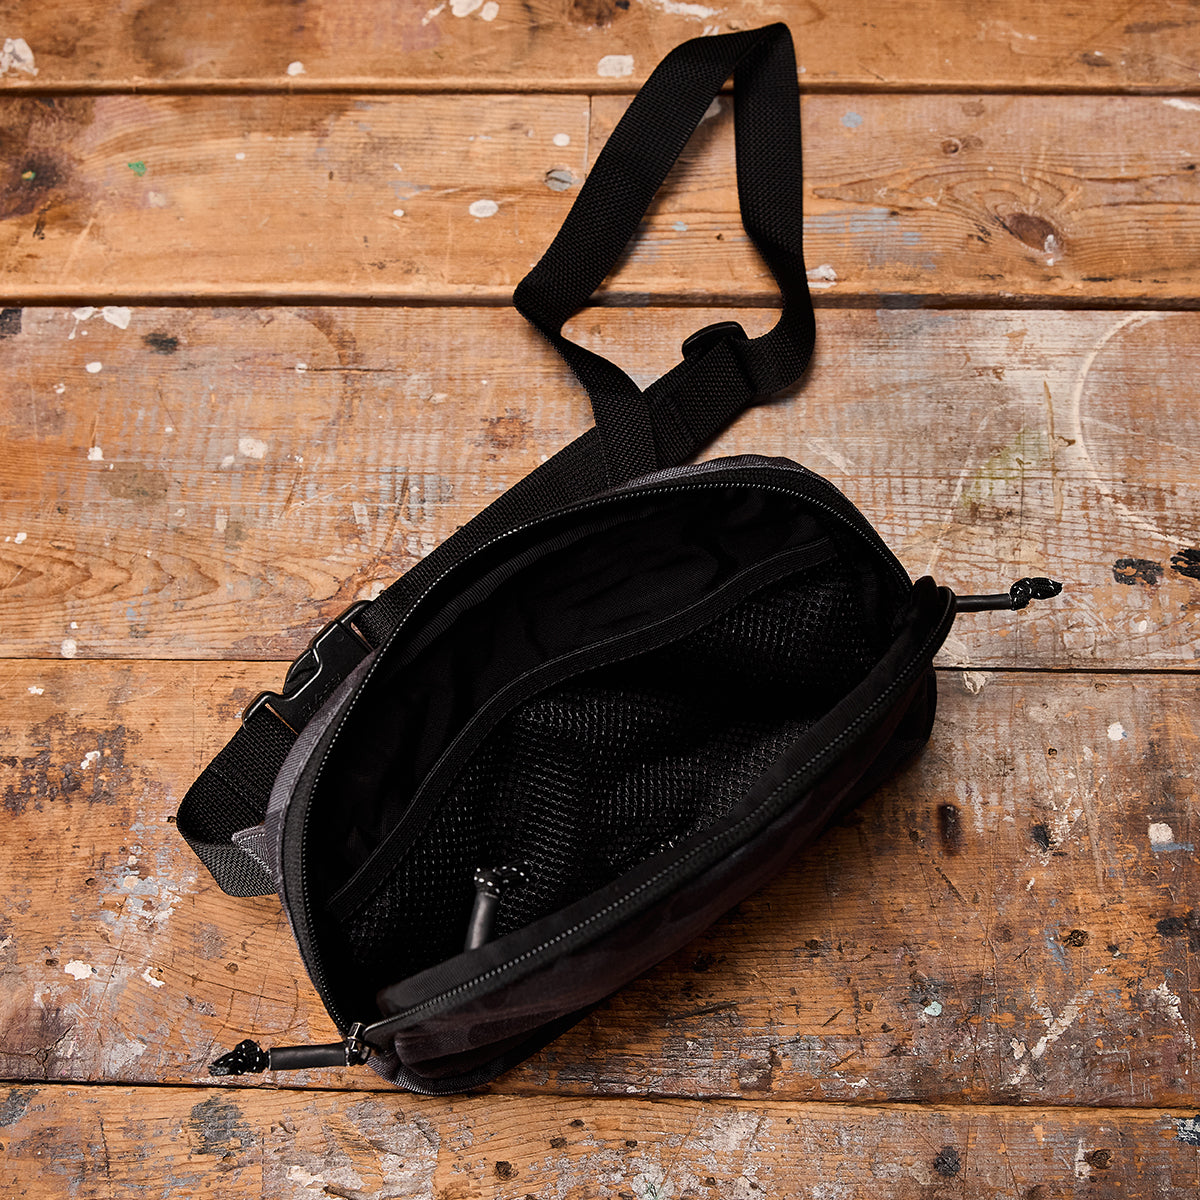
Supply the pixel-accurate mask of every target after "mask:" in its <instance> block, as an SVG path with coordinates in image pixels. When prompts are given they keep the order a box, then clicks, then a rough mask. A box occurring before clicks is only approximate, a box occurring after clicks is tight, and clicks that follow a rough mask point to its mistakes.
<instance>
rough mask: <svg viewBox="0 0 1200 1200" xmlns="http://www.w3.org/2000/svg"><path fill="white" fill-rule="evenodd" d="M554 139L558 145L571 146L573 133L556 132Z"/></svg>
mask: <svg viewBox="0 0 1200 1200" xmlns="http://www.w3.org/2000/svg"><path fill="white" fill-rule="evenodd" d="M553 141H554V144H555V145H556V146H569V145H570V144H571V135H570V134H569V133H556V134H555V135H554V138H553Z"/></svg>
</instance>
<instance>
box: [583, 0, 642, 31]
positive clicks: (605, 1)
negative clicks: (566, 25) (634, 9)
mask: <svg viewBox="0 0 1200 1200" xmlns="http://www.w3.org/2000/svg"><path fill="white" fill-rule="evenodd" d="M628 7H629V5H628V3H625V4H622V3H620V0H616V2H614V0H571V7H570V9H569V10H568V12H569V15H570V19H571V20H572V21H573V22H574V23H575V24H576V25H593V26H595V27H596V28H598V29H602V28H604V27H605V26H606V25H611V24H612V23H613V18H614V17H615V16H616V15H617V12H618V11H624V10H625V9H627V8H628Z"/></svg>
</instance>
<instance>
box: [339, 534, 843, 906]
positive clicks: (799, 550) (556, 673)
mask: <svg viewBox="0 0 1200 1200" xmlns="http://www.w3.org/2000/svg"><path fill="white" fill-rule="evenodd" d="M833 552H834V551H833V543H832V542H830V540H829V539H828V538H825V537H823V538H820V539H818V540H816V541H812V542H807V543H805V544H804V545H801V546H794V547H792V548H791V549H790V550H785V551H782V552H780V553H779V554H778V555H774V556H772V557H770V558H766V559H764V560H762V561H761V562H760V563H758V564H756V565H755V566H754V567H748V568H746V569H745V570H744V571H742V572H740V573H739V574H738V575H736V576H735V577H734V578H732V579H730V580H728V581H727V582H726V583H725V584H723V585H722V586H721V587H719V588H717V590H716V591H715V592H713V593H711V594H710V595H708V596H706V597H705V598H704V599H703V600H701V601H697V602H695V603H693V604H691V605H689V606H688V607H686V608H684V609H680V610H678V611H677V612H676V613H674V614H673V615H672V616H670V617H664V618H662V619H660V620H659V621H656V622H653V623H652V624H650V625H648V626H646V627H644V628H642V629H637V630H633V631H631V632H629V633H626V634H617V635H614V636H613V637H611V638H609V639H607V640H605V641H603V642H597V643H596V644H595V645H593V646H588V647H585V648H584V649H582V650H577V651H574V652H572V653H570V654H567V655H563V656H560V657H559V658H557V659H554V660H551V661H550V662H547V663H543V664H541V665H539V666H536V667H531V668H530V669H529V670H527V671H525V672H524V673H523V674H521V675H518V676H517V677H516V678H515V679H513V680H510V681H509V682H508V683H507V684H506V685H505V686H504V687H503V688H502V689H501V690H500V691H499V692H497V693H496V694H495V695H494V696H493V697H492V698H491V699H490V700H488V701H486V703H485V705H484V706H483V707H482V708H481V709H479V710H478V712H483V711H485V710H489V709H493V708H495V709H498V710H499V711H498V712H497V715H495V716H494V717H491V718H490V719H489V720H488V721H487V722H486V723H485V725H484V727H482V728H479V727H476V724H475V722H476V717H472V718H471V719H470V721H469V722H468V723H467V725H466V726H465V727H464V728H463V730H462V731H461V732H460V733H459V735H458V736H457V737H455V738H454V739H453V740H452V741H451V743H450V745H449V746H448V747H447V748H446V750H445V751H444V753H443V756H442V757H441V758H439V759H438V761H437V762H436V763H434V765H433V766H432V767H431V768H430V769H429V770H428V771H427V772H426V773H425V777H424V779H423V780H422V781H421V782H420V783H419V784H418V786H417V788H416V790H415V791H414V792H413V796H412V798H411V800H410V801H409V806H408V808H407V809H406V811H405V814H404V817H403V819H402V820H403V823H404V824H411V823H412V822H413V821H416V820H419V819H421V818H424V817H426V816H428V812H427V811H426V810H428V809H429V808H430V807H432V806H433V805H434V804H436V803H437V801H438V799H439V798H440V797H442V796H444V795H445V788H446V787H448V786H450V785H452V784H453V782H454V780H455V779H456V778H457V776H458V774H459V772H460V771H461V770H462V768H463V766H464V765H465V763H466V762H467V761H468V760H469V759H470V757H471V755H472V754H473V753H474V752H475V751H476V750H477V749H478V748H479V746H480V745H481V744H482V742H483V741H485V740H486V738H487V737H488V736H489V735H490V734H491V733H492V732H493V731H494V730H495V728H496V726H497V725H499V724H500V722H501V721H503V720H504V719H505V718H506V717H507V716H508V715H509V714H510V713H511V712H513V711H514V709H515V707H516V706H517V705H519V704H521V703H523V702H524V700H526V699H528V698H529V697H530V696H535V695H537V694H538V693H539V692H542V691H544V690H545V689H546V688H557V687H559V686H561V685H562V684H564V683H568V682H569V681H570V680H572V679H576V678H578V677H579V676H581V675H585V674H588V673H589V672H591V671H594V670H602V669H603V668H605V667H610V666H614V665H615V664H617V663H621V662H627V661H628V660H629V659H631V658H635V657H637V656H638V655H640V654H647V653H651V652H653V651H654V650H657V649H661V648H662V647H664V646H667V645H670V644H671V641H672V640H674V639H676V638H679V637H687V636H688V635H689V634H690V633H693V632H695V630H696V629H697V628H702V627H703V626H704V625H705V624H707V623H708V622H709V621H710V620H715V619H717V618H719V617H720V616H721V614H722V613H725V612H728V611H730V610H731V609H732V608H733V607H735V606H736V605H737V604H740V603H741V602H742V601H743V600H745V599H746V598H747V596H751V595H753V594H754V593H755V592H756V591H759V590H760V589H761V588H764V587H771V586H772V585H774V584H777V583H779V582H780V581H781V580H783V579H786V578H787V577H788V575H793V574H796V573H798V572H801V571H809V570H811V569H812V568H813V567H816V566H820V564H821V563H823V562H826V561H827V560H828V559H829V558H830V557H832V555H833ZM759 568H761V569H759ZM685 617H686V618H687V620H686V621H683V620H681V618H685ZM696 621H699V622H701V624H700V625H699V626H697V625H695V624H694V623H695V622H696ZM677 626H679V628H676V627H677ZM664 627H665V628H664ZM664 637H665V638H666V639H668V640H666V641H662V640H660V639H662V638H664ZM606 648H607V649H608V650H609V652H610V653H611V652H612V651H613V650H614V649H616V650H617V651H618V653H617V655H616V657H612V658H610V657H608V655H606V654H603V651H604V650H605V649H606ZM596 654H600V655H601V657H600V658H599V660H598V661H591V659H592V657H593V656H594V655H596ZM565 660H567V661H570V660H574V661H571V662H570V669H569V670H568V671H567V673H566V674H562V673H561V672H562V669H563V667H564V666H566V665H567V661H565ZM581 660H586V661H581ZM552 668H557V670H552ZM541 676H545V679H544V680H543V679H542V678H540V677H541ZM533 680H537V683H536V686H535V688H534V689H533V690H532V691H531V690H530V687H529V685H530V682H531V681H533ZM477 715H478V713H477V714H476V716H477ZM468 733H469V734H471V737H470V738H469V739H467V734H468ZM481 735H482V736H481ZM464 739H466V740H465V741H464ZM435 784H438V785H440V790H438V791H436V792H434V791H431V789H432V788H433V787H434V785H435ZM398 828H400V823H397V825H395V826H394V827H393V829H398ZM390 836H391V835H390V834H389V835H387V836H385V838H384V839H383V840H382V841H381V842H380V843H379V845H378V846H377V847H376V849H375V850H373V851H372V852H371V855H370V856H368V858H367V860H366V862H364V863H363V865H362V867H360V868H359V871H367V870H368V869H369V874H366V875H363V876H362V878H361V880H360V878H359V871H356V872H355V874H354V876H352V877H351V879H350V880H349V881H348V882H347V883H346V884H345V885H344V886H343V887H342V888H341V889H339V891H338V892H337V893H335V894H334V896H333V897H332V898H331V899H330V902H329V903H330V907H331V908H333V909H334V914H335V916H336V917H337V918H338V919H339V920H340V919H343V918H344V917H346V916H350V915H352V914H353V913H354V912H355V911H357V909H358V908H359V907H360V906H361V905H362V903H363V902H364V901H365V900H366V899H367V896H368V895H369V894H370V891H371V890H372V889H373V888H374V887H375V886H376V884H377V883H378V878H377V877H378V875H379V874H380V872H382V871H384V870H387V869H390V868H391V867H392V866H394V865H396V863H397V862H398V861H400V860H401V859H402V858H403V855H404V853H405V852H406V851H407V850H408V847H409V846H410V845H411V844H412V843H411V839H410V840H409V841H408V842H407V843H404V844H402V845H398V846H396V847H393V848H392V850H391V851H390V853H389V854H388V855H387V859H386V864H385V861H384V860H383V859H380V860H379V861H378V863H376V864H375V865H374V866H370V867H369V864H371V863H372V861H373V860H374V858H375V855H376V854H378V853H379V852H380V851H381V850H383V848H384V847H385V846H386V844H387V841H388V838H389V837H390ZM352 885H354V886H353V887H352ZM343 896H344V898H343Z"/></svg>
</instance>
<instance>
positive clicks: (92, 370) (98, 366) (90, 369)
mask: <svg viewBox="0 0 1200 1200" xmlns="http://www.w3.org/2000/svg"><path fill="white" fill-rule="evenodd" d="M83 369H84V370H85V371H86V372H87V373H88V374H89V375H98V374H99V373H100V372H101V371H103V370H104V364H103V363H102V362H90V363H85V364H84V367H83Z"/></svg>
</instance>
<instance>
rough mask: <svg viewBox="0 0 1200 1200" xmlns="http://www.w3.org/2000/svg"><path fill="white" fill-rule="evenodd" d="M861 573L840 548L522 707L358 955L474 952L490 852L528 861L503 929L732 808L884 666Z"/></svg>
mask: <svg viewBox="0 0 1200 1200" xmlns="http://www.w3.org/2000/svg"><path fill="white" fill-rule="evenodd" d="M853 582H854V581H853V579H852V578H851V575H850V572H849V571H848V570H847V568H846V567H845V566H844V565H843V564H842V563H841V561H840V560H833V561H830V562H826V563H824V564H822V565H821V566H820V567H817V568H814V569H811V570H808V571H806V572H803V573H801V574H800V575H793V576H790V577H789V578H788V579H786V580H784V581H783V582H780V583H775V584H772V585H770V586H769V587H766V588H763V589H762V590H760V591H758V592H756V593H755V594H753V595H752V596H750V597H749V598H747V599H744V600H742V601H741V602H740V603H738V604H737V605H735V606H734V607H733V608H731V609H730V610H729V611H727V612H726V613H724V614H723V615H721V616H720V617H718V618H716V619H715V620H712V621H710V622H709V623H707V624H706V625H704V626H703V627H701V628H700V629H698V630H696V631H695V632H693V633H691V634H690V635H688V636H686V637H683V638H681V639H679V640H678V641H675V642H673V643H671V644H670V645H668V646H665V647H662V648H661V649H658V650H654V651H652V652H649V653H646V654H643V655H640V656H639V657H636V658H633V659H629V660H627V661H624V662H619V663H615V664H613V665H611V666H607V667H602V668H598V669H595V670H593V671H590V672H588V673H586V674H584V675H581V676H579V677H577V678H575V679H573V680H570V681H567V682H565V683H562V684H559V685H558V686H555V687H551V688H549V689H547V690H546V691H544V692H542V693H541V694H539V695H538V696H535V697H534V698H533V699H531V700H529V701H527V702H526V703H524V704H522V705H520V706H519V707H517V708H516V709H515V710H514V711H513V712H511V713H509V714H508V715H507V716H506V717H504V718H503V719H502V720H500V721H499V722H498V724H496V725H495V726H494V727H493V728H492V730H491V732H490V733H489V734H488V735H487V737H486V738H485V740H484V741H483V742H482V744H481V745H480V746H479V747H478V748H477V749H476V750H475V752H474V753H473V755H472V756H471V758H470V759H469V760H468V762H467V764H466V766H465V767H464V768H463V769H462V770H461V771H460V772H459V774H458V776H457V778H456V779H455V781H454V783H453V785H452V786H451V787H450V788H449V789H448V791H447V792H446V794H445V796H444V797H443V799H442V800H441V801H440V803H439V804H438V805H437V807H436V809H435V810H434V812H433V813H432V814H431V816H430V819H429V821H428V823H427V824H426V825H425V826H424V828H423V829H422V831H421V832H420V834H419V836H418V837H417V838H416V839H415V841H414V843H413V844H412V845H411V846H410V847H409V848H408V850H407V852H406V853H405V854H404V856H403V858H402V859H401V860H400V861H399V862H398V863H397V864H396V866H395V868H394V869H393V870H391V871H390V872H388V874H387V875H386V877H385V878H384V879H382V880H381V881H380V882H379V884H378V885H377V886H376V887H375V888H374V889H373V890H372V891H371V892H370V893H369V894H368V895H367V897H366V898H365V900H363V901H362V902H361V903H359V904H358V905H357V906H356V908H355V909H354V911H353V912H352V913H351V914H350V916H349V918H348V919H347V920H346V921H345V922H344V923H343V934H344V937H345V943H344V944H345V946H346V949H347V950H348V951H349V953H350V955H351V957H352V960H353V961H354V963H355V964H356V965H357V966H358V967H359V968H360V969H362V970H364V971H366V972H369V973H370V974H372V975H375V976H378V978H377V985H378V986H383V984H385V983H388V982H392V981H394V980H396V979H399V978H404V977H405V976H407V975H410V974H413V973H415V972H417V971H420V970H423V969H425V968H426V967H429V966H431V965H433V964H434V963H436V962H439V961H442V960H444V959H446V958H448V957H451V956H453V955H455V954H457V953H458V952H459V951H461V949H462V941H463V935H464V932H465V930H466V926H467V921H468V918H469V914H470V909H471V904H472V901H473V897H474V889H473V885H472V877H473V874H474V870H475V868H476V867H479V866H483V865H495V864H501V863H516V862H520V863H523V864H524V866H525V873H526V876H527V880H528V882H527V883H525V884H524V885H521V886H519V887H514V888H513V889H511V890H510V891H509V892H508V894H507V895H506V896H505V899H504V901H503V902H502V904H501V907H500V910H499V912H498V914H497V920H496V925H495V934H496V935H497V936H502V935H504V934H505V933H509V932H512V931H513V930H516V929H519V928H521V927H523V926H524V925H526V924H528V923H530V922H531V921H534V920H537V919H538V918H540V917H542V916H544V915H546V914H547V913H549V912H552V911H554V910H555V909H557V908H560V907H562V906H563V905H566V904H569V903H572V902H573V901H575V900H578V899H580V898H581V897H583V896H585V895H587V894H588V893H589V892H592V891H594V890H596V889H597V888H599V887H602V886H603V885H604V884H606V883H608V882H610V881H611V880H613V879H615V878H617V877H618V876H619V875H621V874H623V873H624V872H625V871H627V870H629V869H630V868H632V867H633V866H635V865H636V864H637V863H639V862H641V861H643V860H645V859H646V858H648V857H650V856H652V855H654V854H656V853H658V852H659V851H661V850H664V849H667V848H668V847H670V846H671V845H672V844H674V843H675V842H677V841H679V840H681V839H683V838H686V837H689V836H691V835H693V834H695V833H698V832H700V831H702V830H704V829H705V828H707V827H709V826H711V825H712V824H713V823H714V822H716V821H717V820H719V819H720V818H721V817H723V816H724V815H725V814H727V813H728V812H729V811H730V810H731V809H732V808H733V807H734V806H735V805H736V804H737V803H738V802H739V801H740V800H741V799H742V797H743V796H745V794H746V792H747V791H748V789H749V788H750V787H751V785H752V784H753V782H754V781H755V780H756V779H757V778H758V776H760V775H761V774H762V773H763V772H764V771H765V770H766V769H767V767H768V766H769V765H770V764H771V762H773V761H774V759H776V758H777V757H778V756H779V755H780V754H781V753H782V752H783V751H784V750H785V749H786V747H787V746H788V745H789V744H790V743H791V742H793V741H794V740H795V739H796V738H797V737H798V736H799V735H800V733H801V732H802V731H803V730H804V729H806V728H807V727H808V726H809V725H811V724H812V723H813V722H814V721H816V720H817V719H819V718H820V717H821V716H822V715H823V714H824V713H825V712H827V711H828V710H829V708H830V707H831V706H832V705H833V704H834V703H836V702H837V700H839V699H840V698H841V697H842V696H843V695H845V694H846V693H847V692H848V691H849V690H850V689H851V688H852V687H854V686H855V684H857V683H858V682H859V681H860V680H861V679H862V678H863V677H864V676H865V675H866V674H867V672H868V671H869V670H870V668H871V666H872V665H873V663H874V661H875V658H876V657H877V654H878V653H879V650H880V649H881V647H880V646H879V643H878V638H877V636H875V635H874V634H873V633H872V631H869V630H868V628H867V625H866V621H865V618H864V614H863V612H862V608H861V604H860V602H859V600H858V596H857V593H856V591H855V588H854V586H853ZM380 972H382V975H379V973H380Z"/></svg>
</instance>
